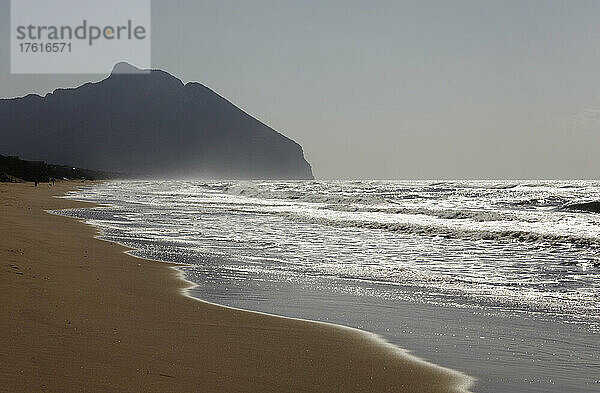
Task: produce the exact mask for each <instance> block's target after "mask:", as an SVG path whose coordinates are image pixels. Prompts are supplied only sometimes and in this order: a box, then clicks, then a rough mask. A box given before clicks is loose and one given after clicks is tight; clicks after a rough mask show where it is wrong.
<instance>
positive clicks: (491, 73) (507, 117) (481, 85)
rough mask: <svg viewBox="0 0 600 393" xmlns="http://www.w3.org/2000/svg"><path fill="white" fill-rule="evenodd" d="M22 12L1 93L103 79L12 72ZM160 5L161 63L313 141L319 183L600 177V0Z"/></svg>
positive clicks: (4, 15) (4, 63)
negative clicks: (339, 180) (323, 180)
mask: <svg viewBox="0 0 600 393" xmlns="http://www.w3.org/2000/svg"><path fill="white" fill-rule="evenodd" d="M9 4H10V2H9V1H8V0H0V34H1V37H2V39H1V41H0V59H1V62H0V96H1V97H14V96H20V95H24V94H26V93H29V92H37V93H45V92H48V91H51V90H53V89H54V88H56V87H65V86H76V85H78V84H81V83H82V82H85V81H88V80H99V79H101V78H103V76H102V75H77V76H69V75H44V76H41V75H10V57H9V56H10V55H9V51H8V44H9V25H10V21H9V15H10V12H9ZM152 7H153V9H152V61H153V65H154V67H155V68H162V69H165V70H168V71H169V72H171V73H172V74H174V75H175V76H178V77H180V78H181V79H183V80H184V82H185V81H199V82H201V83H203V84H205V85H207V86H209V87H210V88H212V89H213V90H215V91H216V92H218V93H219V94H221V95H223V96H225V97H226V98H228V99H229V100H230V101H232V102H233V103H235V104H236V105H238V106H239V107H241V108H242V109H244V110H246V111H247V112H249V113H250V114H251V115H253V116H255V117H257V118H258V119H260V120H262V121H263V122H265V123H267V124H268V125H270V126H272V127H273V128H275V129H276V130H278V131H280V132H282V133H283V134H285V135H287V136H289V137H291V138H293V139H294V140H296V141H298V142H299V143H300V144H301V145H302V146H303V147H304V151H305V155H306V157H307V159H308V160H309V161H310V163H311V164H312V165H313V170H314V172H315V175H316V176H317V177H318V178H379V179H382V178H400V179H404V178H407V179H408V178H599V177H600V175H599V171H598V169H599V168H600V154H599V147H600V22H599V21H600V1H594V0H592V1H550V0H545V1H524V0H519V1H507V0H503V1H442V0H440V1H423V0H419V1H354V0H343V1H324V0H320V1H312V0H303V1H283V0H276V1H242V0H240V1H225V0H220V1H197V0H189V1H174V0H164V1H159V0H154V1H153V3H152ZM109 71H110V70H107V72H109ZM0 143H1V141H0Z"/></svg>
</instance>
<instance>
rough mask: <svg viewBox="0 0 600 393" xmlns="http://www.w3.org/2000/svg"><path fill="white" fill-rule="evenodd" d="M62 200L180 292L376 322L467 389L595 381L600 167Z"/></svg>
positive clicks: (165, 184) (87, 192)
mask: <svg viewBox="0 0 600 393" xmlns="http://www.w3.org/2000/svg"><path fill="white" fill-rule="evenodd" d="M68 197H69V198H73V199H77V200H86V201H92V202H97V203H100V204H103V206H101V207H98V208H93V209H73V210H67V211H62V212H61V214H65V215H69V216H73V217H78V218H82V219H84V220H86V221H87V222H89V223H91V224H93V225H96V226H98V227H99V228H100V229H101V230H102V237H103V238H104V239H106V240H110V241H115V242H119V243H123V244H125V245H128V246H130V247H132V248H134V249H135V251H133V254H135V255H137V256H140V257H143V258H150V259H158V260H164V261H170V262H176V263H181V264H185V265H183V266H181V267H180V268H181V270H182V271H183V272H184V273H185V276H186V278H188V279H189V280H190V281H193V282H194V283H196V284H197V285H198V286H197V287H195V288H193V289H191V290H190V294H191V295H192V296H195V297H198V298H200V299H203V300H207V301H212V302H215V303H219V304H223V305H228V306H234V307H240V308H244V309H249V310H255V311H262V312H268V313H274V314H278V315H284V316H290V317H299V318H306V319H311V320H320V321H326V322H333V323H338V324H342V325H347V326H352V327H357V328H361V329H364V330H368V331H371V332H374V333H377V334H379V335H380V336H382V337H383V338H384V339H385V340H387V341H389V342H392V343H394V344H396V345H398V346H400V347H403V348H406V349H408V350H411V351H412V352H413V353H414V354H415V355H417V356H420V357H423V358H425V359H427V360H431V361H434V362H435V363H437V364H440V365H442V366H446V367H450V368H454V369H457V370H460V371H464V372H465V373H467V374H469V375H472V376H474V377H476V378H478V382H477V384H476V386H475V388H474V390H475V391H477V392H566V391H569V392H598V391H600V355H599V353H598V339H597V334H598V333H599V332H600V306H599V304H600V303H599V301H600V256H599V250H600V215H599V214H597V213H593V212H589V211H581V210H573V209H571V208H569V206H570V205H572V204H574V203H580V202H588V201H598V200H600V181H365V180H361V181H290V182H278V181H261V182H258V181H257V182H243V181H200V180H198V181H126V182H125V181H124V182H120V181H115V182H107V183H103V184H99V185H94V186H91V187H85V188H83V189H81V190H80V191H77V192H73V193H71V194H70V195H69V196H68Z"/></svg>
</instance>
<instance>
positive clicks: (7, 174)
mask: <svg viewBox="0 0 600 393" xmlns="http://www.w3.org/2000/svg"><path fill="white" fill-rule="evenodd" d="M118 177H122V175H119V174H117V173H108V172H98V171H91V170H88V169H81V168H74V167H71V166H67V165H52V164H46V163H45V162H43V161H25V160H21V159H19V157H5V156H2V155H0V182H20V181H22V180H25V181H39V182H48V181H50V179H52V178H54V179H85V180H104V179H114V178H118Z"/></svg>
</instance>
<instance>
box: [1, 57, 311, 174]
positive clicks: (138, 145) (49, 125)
mask: <svg viewBox="0 0 600 393" xmlns="http://www.w3.org/2000/svg"><path fill="white" fill-rule="evenodd" d="M0 140H1V141H2V142H1V143H0V154H6V155H19V156H21V157H23V158H24V159H27V160H44V161H47V162H57V163H69V164H70V165H75V166H78V167H82V168H89V169H94V170H101V171H111V172H121V173H135V174H140V175H154V176H161V177H195V178H206V177H209V178H229V179H240V178H243V179H312V178H313V175H312V171H311V167H310V165H309V163H308V162H307V161H306V160H305V159H304V154H303V151H302V147H301V146H300V145H299V144H298V143H296V142H294V141H293V140H291V139H289V138H287V137H285V136H284V135H282V134H280V133H278V132H277V131H275V130H273V129H272V128H270V127H268V126H267V125H265V124H263V123H261V122H260V121H258V120H256V119H255V118H253V117H252V116H250V115H248V114H247V113H245V112H244V111H242V110H240V109H239V108H237V107H236V106H234V105H233V104H232V103H230V102H229V101H227V100H226V99H225V98H223V97H221V96H219V95H218V94H216V93H215V92H214V91H212V90H210V89H209V88H207V87H206V86H203V85H202V84H200V83H196V82H190V83H187V84H184V83H182V81H181V80H179V79H177V78H176V77H174V76H172V75H171V74H169V73H167V72H165V71H161V70H139V69H138V68H136V67H134V66H132V65H130V64H127V63H118V64H117V65H115V67H114V69H113V71H112V73H111V74H110V76H109V77H108V78H106V79H104V80H102V81H100V82H95V83H86V84H84V85H82V86H79V87H77V88H72V89H57V90H55V91H54V92H52V93H48V94H46V96H45V97H41V96H39V95H35V94H30V95H28V96H25V97H21V98H12V99H1V100H0Z"/></svg>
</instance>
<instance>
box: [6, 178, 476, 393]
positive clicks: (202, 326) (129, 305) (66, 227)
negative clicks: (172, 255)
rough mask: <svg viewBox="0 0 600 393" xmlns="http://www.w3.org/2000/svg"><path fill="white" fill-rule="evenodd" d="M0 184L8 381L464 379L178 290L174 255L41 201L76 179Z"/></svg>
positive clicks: (404, 384)
mask: <svg viewBox="0 0 600 393" xmlns="http://www.w3.org/2000/svg"><path fill="white" fill-rule="evenodd" d="M80 185H81V184H80V183H68V182H63V183H58V184H57V185H56V186H55V187H49V186H48V185H46V184H41V185H40V186H39V187H37V188H36V187H34V186H33V184H31V183H22V184H0V259H1V261H2V269H1V272H2V273H1V274H2V279H1V282H2V292H3V295H2V300H1V302H2V307H1V310H2V311H1V312H2V318H1V322H0V332H1V333H0V334H1V337H2V348H3V349H2V367H0V391H3V392H33V391H47V392H70V391H86V392H97V391H98V392H99V391H102V392H106V391H114V392H154V391H156V392H197V391H205V392H287V391H289V392H326V391H329V392H461V391H465V389H466V387H467V386H468V384H469V379H468V378H466V377H464V376H463V375H461V374H459V373H454V372H452V371H450V370H446V369H442V368H439V367H436V366H432V365H429V364H427V363H424V362H421V361H419V360H418V359H415V358H412V357H410V356H406V355H405V354H404V353H403V352H402V351H401V350H399V349H396V348H394V347H391V346H388V345H384V344H383V343H382V342H380V341H377V340H375V339H374V337H372V336H371V335H369V334H366V333H363V332H360V331H357V330H351V329H346V328H342V327H338V326H333V325H326V324H320V323H313V322H309V321H302V320H293V319H286V318H280V317H275V316H269V315H264V314H258V313H252V312H246V311H241V310H234V309H229V308H225V307H221V306H217V305H213V304H209V303H204V302H201V301H198V300H195V299H192V298H190V297H186V296H185V295H184V294H183V293H184V291H183V289H184V288H186V287H188V286H189V285H190V284H189V283H188V282H186V281H183V280H182V279H181V278H180V275H179V274H178V271H177V270H176V269H174V268H173V267H172V265H169V264H166V263H160V262H154V261H145V260H141V259H138V258H135V257H132V256H129V255H127V254H125V253H124V251H126V248H124V247H123V246H120V245H118V244H115V243H109V242H105V241H102V240H98V239H96V238H94V235H96V230H95V229H94V228H93V227H91V226H88V225H85V224H83V223H81V222H78V221H76V220H74V219H71V218H67V217H61V216H56V215H52V214H49V213H46V212H45V211H44V210H48V209H63V208H71V207H85V206H89V205H87V204H84V203H80V202H74V201H70V200H65V199H59V198H54V196H57V195H62V194H64V193H65V192H66V191H68V190H70V189H73V188H75V187H78V186H80Z"/></svg>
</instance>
